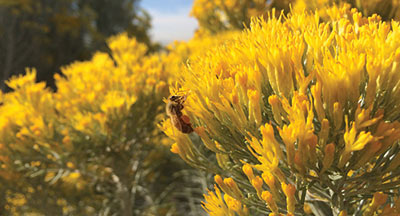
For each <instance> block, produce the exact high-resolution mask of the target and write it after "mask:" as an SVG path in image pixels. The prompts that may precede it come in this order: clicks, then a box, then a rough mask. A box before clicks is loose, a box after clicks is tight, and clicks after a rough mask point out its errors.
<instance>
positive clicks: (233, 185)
mask: <svg viewBox="0 0 400 216" xmlns="http://www.w3.org/2000/svg"><path fill="white" fill-rule="evenodd" d="M224 183H225V185H226V186H228V188H229V189H230V191H232V193H233V194H234V195H235V197H237V198H243V194H242V192H241V191H240V189H239V187H238V186H237V184H236V182H235V180H233V178H225V179H224Z"/></svg>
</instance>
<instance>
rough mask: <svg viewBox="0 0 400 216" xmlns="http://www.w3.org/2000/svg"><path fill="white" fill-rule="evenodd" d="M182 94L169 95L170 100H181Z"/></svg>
mask: <svg viewBox="0 0 400 216" xmlns="http://www.w3.org/2000/svg"><path fill="white" fill-rule="evenodd" d="M181 98H182V96H178V95H172V96H171V97H169V100H170V101H173V102H179V101H180V100H181Z"/></svg>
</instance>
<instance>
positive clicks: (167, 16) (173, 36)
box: [146, 7, 197, 44]
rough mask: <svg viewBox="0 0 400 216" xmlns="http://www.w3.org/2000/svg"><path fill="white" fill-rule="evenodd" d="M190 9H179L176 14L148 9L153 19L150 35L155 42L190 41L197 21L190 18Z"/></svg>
mask: <svg viewBox="0 0 400 216" xmlns="http://www.w3.org/2000/svg"><path fill="white" fill-rule="evenodd" d="M190 9H191V8H190V7H185V8H177V10H176V11H175V12H174V13H171V12H165V11H161V9H154V8H146V10H147V11H148V12H149V13H150V15H151V17H152V29H151V31H150V34H151V35H152V39H153V40H154V41H158V42H161V43H162V44H168V43H170V42H172V41H174V40H189V39H190V38H192V36H193V33H194V31H195V29H196V28H197V21H196V19H194V18H193V17H189V12H190Z"/></svg>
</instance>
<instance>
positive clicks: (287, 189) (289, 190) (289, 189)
mask: <svg viewBox="0 0 400 216" xmlns="http://www.w3.org/2000/svg"><path fill="white" fill-rule="evenodd" d="M281 184H282V191H283V193H284V194H285V195H286V202H287V210H288V213H291V214H294V211H295V204H296V200H295V197H294V195H295V193H296V187H295V186H294V185H292V184H285V183H283V182H282V183H281Z"/></svg>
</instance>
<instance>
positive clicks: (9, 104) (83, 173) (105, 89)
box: [0, 34, 170, 214]
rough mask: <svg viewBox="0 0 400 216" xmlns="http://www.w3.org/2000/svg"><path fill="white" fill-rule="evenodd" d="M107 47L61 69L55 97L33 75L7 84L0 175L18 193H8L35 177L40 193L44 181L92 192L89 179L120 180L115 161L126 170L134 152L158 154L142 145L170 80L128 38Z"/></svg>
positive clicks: (0, 110) (156, 59) (0, 117)
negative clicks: (120, 162) (119, 160)
mask: <svg viewBox="0 0 400 216" xmlns="http://www.w3.org/2000/svg"><path fill="white" fill-rule="evenodd" d="M109 47H110V50H111V54H107V53H96V54H95V55H94V56H93V58H92V59H91V60H90V61H85V62H75V63H73V64H71V65H69V66H66V67H64V68H62V74H60V75H59V74H57V75H56V76H55V80H56V85H57V91H55V92H53V91H51V90H50V89H48V88H46V86H45V83H36V81H35V79H36V71H35V70H27V73H26V75H24V76H19V77H13V78H12V79H11V80H9V81H8V82H7V85H8V86H9V87H10V88H12V89H13V91H12V92H9V93H5V94H2V95H1V102H2V105H1V106H0V149H1V151H0V177H1V179H3V180H6V181H5V182H7V184H10V185H7V184H4V186H2V188H4V189H7V188H15V189H16V190H15V191H11V193H15V194H16V195H18V192H21V191H20V190H19V189H18V190H17V188H21V190H22V191H24V189H22V188H23V187H27V186H28V185H30V181H31V180H30V178H34V177H35V178H38V177H39V178H40V179H42V180H41V183H40V184H34V187H35V190H37V191H43V190H44V188H47V190H51V189H52V188H51V187H50V188H49V187H47V186H46V187H45V186H44V184H48V185H50V186H52V187H53V189H54V190H57V189H56V188H59V190H61V191H65V193H66V194H74V196H79V194H80V195H82V194H85V193H86V194H89V193H88V192H87V191H91V190H92V189H91V188H90V187H87V186H88V184H94V181H103V180H102V179H107V178H111V176H117V177H118V176H119V178H122V177H121V175H122V174H118V173H115V170H117V169H116V168H115V167H113V166H116V164H115V160H114V159H112V158H113V157H114V156H116V157H118V158H124V160H126V162H125V163H126V165H127V164H129V163H131V162H129V161H130V160H133V159H131V158H134V157H133V153H132V152H134V151H133V149H134V148H144V149H146V148H147V149H149V150H148V151H147V150H146V151H145V150H143V152H142V153H144V154H149V152H151V151H155V152H157V151H160V148H158V150H157V148H154V147H150V146H149V147H140V145H144V144H148V143H150V142H149V141H148V139H149V137H151V135H152V134H155V133H159V131H158V130H157V127H156V122H155V118H157V116H156V115H157V114H158V113H161V112H162V110H163V106H164V104H163V102H162V98H163V97H166V96H167V95H168V87H167V84H168V82H169V81H168V79H169V77H170V76H169V74H168V73H167V71H165V70H164V66H163V64H162V63H161V56H160V55H158V54H154V55H147V47H146V46H145V45H144V44H140V43H138V42H137V41H136V40H135V39H134V38H129V37H128V36H127V34H120V35H117V36H114V37H112V38H110V40H109ZM147 112H148V113H147ZM142 131H145V132H142ZM133 139H135V140H134V141H133ZM136 139H140V140H136ZM157 139H159V140H161V138H160V136H158V137H156V138H154V140H153V142H154V143H156V142H158V141H159V140H157ZM138 143H139V144H138ZM144 146H145V145H144ZM141 151H142V150H141ZM141 151H138V152H141ZM123 155H125V156H123ZM154 155H156V154H154ZM146 156H147V155H146ZM148 157H151V154H149V155H148ZM135 160H137V158H136V159H135ZM114 164H115V165H114ZM143 169H144V168H143ZM127 172H128V173H125V174H124V176H129V175H133V174H132V171H129V170H128V169H127ZM114 178H115V177H114ZM107 181H108V180H107ZM124 181H125V180H124ZM14 184H18V186H12V185H14ZM107 184H109V183H107ZM25 192H26V191H25ZM43 193H44V192H43ZM49 193H50V192H49ZM30 199H33V198H32V197H31V198H30ZM69 204H71V203H69ZM9 205H14V206H15V205H16V204H13V202H9ZM49 205H50V203H49ZM17 207H18V206H17ZM70 207H71V206H70ZM10 208H11V207H10ZM75 210H76V209H75ZM14 213H15V212H14ZM14 213H13V214H14ZM86 213H87V212H86ZM82 214H85V213H84V212H83V213H82Z"/></svg>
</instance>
